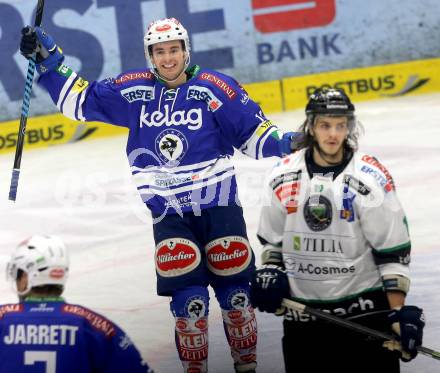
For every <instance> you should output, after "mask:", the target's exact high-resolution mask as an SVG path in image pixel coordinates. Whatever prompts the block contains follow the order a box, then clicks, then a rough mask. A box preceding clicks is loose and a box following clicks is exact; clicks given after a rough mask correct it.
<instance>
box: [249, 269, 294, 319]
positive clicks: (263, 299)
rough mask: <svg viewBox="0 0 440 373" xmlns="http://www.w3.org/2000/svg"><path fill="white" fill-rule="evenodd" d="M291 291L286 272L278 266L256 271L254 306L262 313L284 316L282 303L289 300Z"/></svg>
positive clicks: (252, 297) (253, 290) (253, 286)
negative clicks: (284, 299)
mask: <svg viewBox="0 0 440 373" xmlns="http://www.w3.org/2000/svg"><path fill="white" fill-rule="evenodd" d="M289 289H290V286H289V281H288V279H287V275H286V271H285V270H284V269H283V268H282V267H280V266H278V265H275V264H265V265H263V266H262V267H261V268H259V269H257V270H256V271H255V273H254V277H253V278H252V281H251V292H250V298H251V303H252V306H253V307H254V308H258V309H259V310H260V311H262V312H269V313H276V314H277V315H280V314H283V313H284V312H283V311H282V310H283V307H282V305H281V302H282V300H283V298H289V296H290V291H289Z"/></svg>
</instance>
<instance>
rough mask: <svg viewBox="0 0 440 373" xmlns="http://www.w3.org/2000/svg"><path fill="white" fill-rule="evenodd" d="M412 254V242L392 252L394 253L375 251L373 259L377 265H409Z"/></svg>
mask: <svg viewBox="0 0 440 373" xmlns="http://www.w3.org/2000/svg"><path fill="white" fill-rule="evenodd" d="M410 253H411V242H408V244H407V245H405V246H403V247H402V248H399V249H396V250H392V251H379V250H376V249H373V257H374V262H375V263H376V265H381V264H387V263H400V264H409V262H410V258H411V257H410Z"/></svg>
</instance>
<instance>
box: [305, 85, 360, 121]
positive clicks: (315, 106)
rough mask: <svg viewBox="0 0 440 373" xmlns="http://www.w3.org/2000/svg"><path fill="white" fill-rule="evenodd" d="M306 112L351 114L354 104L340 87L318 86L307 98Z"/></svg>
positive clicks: (310, 113) (309, 113) (308, 113)
mask: <svg viewBox="0 0 440 373" xmlns="http://www.w3.org/2000/svg"><path fill="white" fill-rule="evenodd" d="M306 114H307V115H316V114H330V115H353V114H354V105H353V104H352V103H351V101H350V99H349V97H348V96H347V95H346V94H345V92H344V90H342V89H338V88H318V89H317V90H316V91H315V92H313V94H312V95H311V96H310V98H309V102H308V103H307V106H306Z"/></svg>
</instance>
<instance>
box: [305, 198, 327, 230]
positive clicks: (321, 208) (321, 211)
mask: <svg viewBox="0 0 440 373" xmlns="http://www.w3.org/2000/svg"><path fill="white" fill-rule="evenodd" d="M332 216H333V209H332V204H331V202H330V201H329V200H328V199H327V198H326V197H324V196H322V195H318V194H316V195H312V196H310V197H309V199H308V200H307V202H306V204H305V205H304V219H305V220H306V223H307V225H308V227H309V228H310V229H311V230H312V231H314V232H319V231H323V230H324V229H326V228H327V227H329V226H330V224H331V223H332Z"/></svg>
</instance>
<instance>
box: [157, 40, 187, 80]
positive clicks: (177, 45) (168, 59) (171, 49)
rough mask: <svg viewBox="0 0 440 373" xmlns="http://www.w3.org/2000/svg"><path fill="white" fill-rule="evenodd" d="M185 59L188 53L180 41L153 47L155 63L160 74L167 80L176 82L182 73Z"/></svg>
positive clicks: (158, 44) (165, 42)
mask: <svg viewBox="0 0 440 373" xmlns="http://www.w3.org/2000/svg"><path fill="white" fill-rule="evenodd" d="M185 59H186V53H185V51H184V50H183V48H182V42H181V41H180V40H172V41H164V42H162V43H157V44H154V45H153V47H152V60H153V63H154V65H155V66H156V68H157V70H158V72H159V74H160V75H161V76H162V77H164V78H165V79H167V80H174V79H176V78H177V77H178V76H179V75H180V74H181V73H182V71H183V69H184V68H185ZM183 77H184V74H183ZM184 78H185V77H184ZM185 80H186V78H185V79H184V80H183V82H184V81H185Z"/></svg>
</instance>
